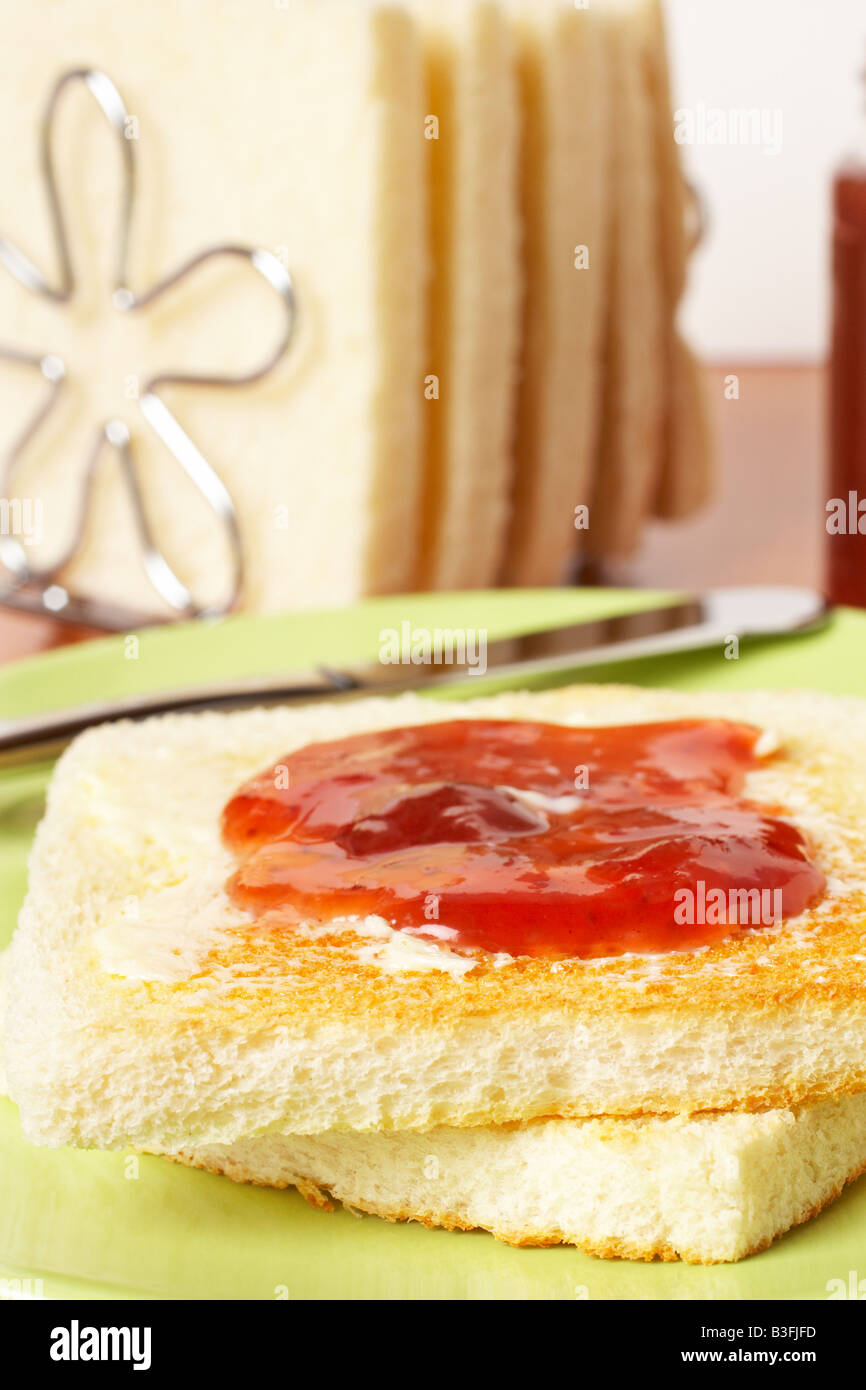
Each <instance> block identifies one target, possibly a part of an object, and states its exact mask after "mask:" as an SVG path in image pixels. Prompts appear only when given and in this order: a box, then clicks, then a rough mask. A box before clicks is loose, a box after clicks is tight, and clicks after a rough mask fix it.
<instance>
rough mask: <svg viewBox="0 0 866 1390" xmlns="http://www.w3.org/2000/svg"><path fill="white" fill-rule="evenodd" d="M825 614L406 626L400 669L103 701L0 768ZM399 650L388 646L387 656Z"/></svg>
mask: <svg viewBox="0 0 866 1390" xmlns="http://www.w3.org/2000/svg"><path fill="white" fill-rule="evenodd" d="M829 612H830V608H829V605H828V603H827V601H826V599H824V597H823V596H822V595H821V594H819V593H818V592H817V591H815V590H812V589H801V588H795V587H793V586H775V585H758V586H739V587H733V588H725V589H712V590H709V591H708V592H707V593H705V594H703V595H701V596H693V597H685V598H683V599H680V600H679V601H676V602H673V603H670V604H667V605H664V606H662V607H657V608H646V609H643V610H642V611H639V612H636V613H623V614H617V615H616V616H614V617H609V618H600V619H593V620H590V621H588V622H582V623H572V624H569V625H567V626H564V627H552V628H547V629H544V630H541V631H535V632H527V633H522V634H519V635H518V636H515V637H506V638H497V639H496V640H494V641H491V642H487V640H486V632H485V630H484V629H477V630H474V631H473V634H472V637H471V640H470V634H469V633H468V631H467V630H466V629H459V628H451V629H444V630H443V629H435V630H433V629H423V628H422V629H418V628H415V629H412V628H411V627H410V628H409V630H408V640H405V639H406V636H407V634H406V626H407V625H406V624H404V625H403V631H401V630H399V629H391V630H388V631H389V632H392V633H395V634H396V638H397V644H398V648H399V650H398V652H397V659H396V660H388V661H385V660H380V661H378V662H373V663H370V664H367V665H363V666H353V667H352V666H350V667H340V668H334V669H332V668H330V667H327V666H319V667H316V668H315V669H313V670H308V671H300V672H289V673H287V674H281V675H276V676H274V675H271V676H257V677H252V678H247V679H242V680H231V681H225V682H220V683H218V684H211V685H207V686H200V687H187V688H182V689H177V690H168V691H160V692H157V693H154V694H148V695H133V696H129V697H126V698H121V699H115V700H110V701H97V702H94V703H92V704H87V705H80V706H77V707H76V708H74V709H71V710H69V709H68V710H62V711H55V712H51V713H48V714H40V715H35V716H32V717H26V718H21V719H13V720H5V721H0V766H8V765H10V764H11V763H14V762H20V761H25V760H26V761H31V760H34V759H36V758H40V757H42V758H46V757H51V756H54V755H55V754H56V753H57V752H59V751H60V749H61V748H63V747H64V746H65V745H66V744H67V743H69V742H70V741H71V740H72V739H73V738H74V737H75V736H76V735H77V734H79V733H81V732H82V731H83V730H84V729H87V728H90V727H91V726H92V725H94V724H102V723H106V722H110V721H115V720H118V719H144V718H147V717H149V716H151V715H156V714H166V713H169V712H173V713H178V712H182V711H196V710H205V709H212V710H232V709H243V708H246V707H249V706H250V705H279V704H285V703H287V702H289V701H294V700H320V699H346V698H354V697H358V696H361V695H392V694H397V693H399V692H401V691H405V690H428V689H430V690H435V689H439V688H441V687H443V686H446V685H454V684H457V683H459V682H465V683H466V686H467V694H468V693H472V687H473V686H474V685H475V683H476V679H477V678H478V677H479V676H492V675H495V676H497V677H502V676H509V677H510V676H520V675H538V674H542V675H543V674H550V675H555V674H557V673H559V672H562V671H570V670H579V669H581V668H582V667H586V666H590V665H595V664H597V663H599V662H602V661H605V662H607V661H620V660H630V659H637V658H639V657H644V656H657V655H660V654H665V653H672V652H679V651H689V650H695V649H699V648H706V647H711V646H713V645H714V644H716V643H718V644H720V645H721V644H723V643H725V642H726V641H729V640H730V639H731V638H734V637H736V638H738V639H739V638H742V637H758V636H761V637H768V636H775V635H782V634H786V633H787V634H793V633H798V632H807V631H814V630H815V629H816V628H818V627H820V626H821V625H822V624H823V623H824V622H826V621H827V618H828V616H829ZM437 633H438V634H439V637H440V640H439V642H438V645H437V641H436V634H437ZM446 636H447V637H448V638H449V639H450V641H449V642H446V640H445V638H446ZM461 637H462V643H463V646H462V654H461ZM470 646H471V647H472V651H471V653H470V651H469V647H470ZM393 647H394V644H393V641H392V643H391V648H392V651H391V655H393V654H394V653H393ZM428 647H429V648H431V649H432V652H433V654H434V656H435V655H440V656H441V659H440V660H438V661H437V660H431V661H429V662H425V661H424V660H422V659H418V660H416V659H415V657H416V656H419V655H420V657H423V656H424V655H425V654H426V649H427V648H428ZM413 653H414V655H413Z"/></svg>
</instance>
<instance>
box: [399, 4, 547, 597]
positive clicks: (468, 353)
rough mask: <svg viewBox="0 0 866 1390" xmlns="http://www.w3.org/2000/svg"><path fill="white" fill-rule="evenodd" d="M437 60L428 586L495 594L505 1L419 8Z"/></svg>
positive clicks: (510, 62)
mask: <svg viewBox="0 0 866 1390" xmlns="http://www.w3.org/2000/svg"><path fill="white" fill-rule="evenodd" d="M413 9H414V12H415V13H416V15H417V17H418V20H419V21H420V23H421V27H422V34H423V36H424V40H425V51H426V55H427V77H428V98H427V106H428V111H429V115H428V117H427V120H428V122H433V121H435V123H436V124H435V127H433V126H431V127H430V128H429V129H428V131H427V134H428V135H429V137H430V138H429V140H428V142H427V150H428V155H429V175H430V190H429V205H430V217H431V257H432V264H433V276H432V280H431V284H430V307H429V334H430V341H429V348H428V354H427V357H426V359H425V367H424V371H425V374H426V375H425V382H426V385H425V409H424V419H425V424H426V426H427V456H426V476H425V486H424V492H423V496H422V499H421V506H422V515H421V541H420V549H419V557H418V572H417V575H416V585H417V587H418V588H421V589H470V588H478V587H479V586H489V585H491V584H494V583H495V582H496V580H497V578H498V576H499V571H500V568H501V565H502V553H503V548H504V544H505V531H506V526H507V522H508V515H509V498H510V492H511V474H512V466H511V450H512V428H513V418H512V417H513V406H514V391H515V387H516V375H517V361H518V338H519V330H520V309H521V301H522V269H521V261H520V219H519V208H518V200H517V176H518V108H517V82H516V75H515V71H514V44H513V40H512V34H511V29H510V26H509V25H508V23H507V20H506V18H505V15H504V14H503V11H502V9H501V7H500V6H499V5H497V4H495V3H493V0H468V3H466V2H465V0H445V3H437V4H435V5H430V4H427V3H426V0H421V3H419V2H418V0H416V3H415V4H414V6H413Z"/></svg>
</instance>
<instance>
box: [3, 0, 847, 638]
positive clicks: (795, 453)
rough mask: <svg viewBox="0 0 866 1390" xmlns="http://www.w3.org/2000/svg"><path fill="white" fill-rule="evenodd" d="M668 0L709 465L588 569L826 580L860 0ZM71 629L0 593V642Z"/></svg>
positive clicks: (675, 578)
mask: <svg viewBox="0 0 866 1390" xmlns="http://www.w3.org/2000/svg"><path fill="white" fill-rule="evenodd" d="M281 8H286V9H289V8H290V7H288V6H282V7H281ZM575 8H576V9H581V8H587V7H586V6H582V5H580V4H577V3H576V4H575ZM664 12H665V21H666V26H667V36H668V51H669V59H670V67H671V84H672V106H673V113H672V119H673V124H674V130H675V132H676V138H677V141H678V143H679V145H680V147H681V149H680V154H681V157H682V160H683V164H684V168H685V172H686V175H687V177H688V179H689V181H690V183H691V185H692V187H693V189H694V190H695V192H696V195H697V198H698V202H699V206H700V208H701V209H702V218H703V229H702V235H701V239H700V243H699V245H698V248H697V250H696V252H695V253H694V255H693V257H692V260H691V264H690V266H689V270H688V281H687V290H686V294H685V296H684V299H683V301H682V304H681V307H680V312H679V323H680V326H681V328H682V330H683V332H684V334H685V336H686V338H687V339H688V341H689V342H690V344H691V345H692V346H693V347H694V349H695V350H696V352H697V354H698V356H699V357H700V359H701V369H700V370H701V374H702V376H703V379H704V383H705V386H706V392H707V399H708V404H709V413H710V416H711V420H712V425H713V429H714V433H715V439H716V446H717V469H716V483H715V490H714V493H713V496H712V499H711V500H710V502H709V503H708V504H707V505H705V506H703V507H702V508H701V509H700V510H699V511H698V512H696V513H695V515H693V516H688V517H685V519H681V520H674V521H666V522H661V521H656V520H650V521H648V522H647V524H646V526H645V528H644V529H643V533H642V536H641V540H640V544H639V546H638V548H637V550H636V551H635V552H634V553H632V554H630V555H628V556H627V557H626V558H624V559H618V560H617V559H611V560H610V561H609V563H603V564H602V565H601V567H600V568H599V569H598V570H597V571H596V572H595V574H594V575H593V579H594V580H597V579H598V578H599V577H600V578H601V579H602V580H603V581H605V582H613V583H622V584H633V585H639V586H651V587H659V588H665V587H677V588H687V589H693V590H697V589H701V588H705V587H708V586H711V585H718V584H732V583H755V582H774V583H798V584H807V585H811V586H814V587H819V588H820V587H824V585H825V582H826V578H827V563H826V562H827V555H828V553H829V548H828V535H827V524H826V523H827V502H828V498H830V497H833V496H835V495H837V494H839V493H842V494H843V495H847V491H846V490H847V485H848V483H849V482H850V483H851V486H852V487H853V486H854V485H855V484H856V482H857V479H858V478H859V479H860V480H861V482H862V487H861V493H866V476H864V473H866V426H864V424H863V421H861V420H860V413H859V407H857V406H856V402H857V401H858V400H859V399H860V398H861V397H862V398H864V399H866V176H864V178H863V180H862V182H861V185H860V187H861V188H862V190H863V192H862V202H861V203H858V201H857V200H858V198H860V197H861V195H860V194H859V193H857V192H856V189H855V194H856V196H855V197H854V201H853V203H852V206H853V207H855V210H856V207H861V211H862V228H861V230H862V239H861V241H860V243H859V250H858V251H857V256H858V257H859V260H858V259H857V258H855V259H854V260H851V261H850V263H848V262H846V267H847V268H846V269H845V276H844V277H843V278H842V279H839V276H838V275H837V290H836V317H837V320H838V318H839V306H840V305H842V306H845V305H848V306H849V308H850V314H849V315H848V317H847V318H846V322H845V324H844V325H842V328H843V330H844V331H843V332H841V336H840V337H839V343H841V350H840V348H839V343H837V371H836V379H837V386H838V384H839V382H840V381H841V380H842V377H843V376H844V378H845V380H844V392H843V394H842V395H841V396H837V407H836V412H835V415H836V420H837V447H836V468H835V473H833V472H830V471H829V468H828V461H829V455H830V452H831V450H830V433H831V431H830V421H831V413H832V412H831V411H830V409H829V400H830V385H831V383H830V376H831V372H830V356H831V346H832V324H833V318H834V292H833V284H834V281H833V243H834V234H835V235H836V239H837V241H838V239H839V222H838V219H837V218H836V217H834V210H833V198H834V183H835V182H836V181H837V179H838V174H839V171H840V169H841V168H842V167H843V165H845V163H846V161H850V160H852V159H856V158H859V159H861V160H866V78H864V69H866V6H864V3H863V0H825V3H824V4H823V5H815V4H812V3H807V2H806V0H724V2H723V0H701V3H699V4H698V3H695V0H665V6H664ZM738 113H740V114H741V115H742V120H741V121H740V124H739V125H738V124H737V122H738V120H739V117H738ZM735 130H736V131H737V132H738V134H736V135H735V136H733V137H732V135H731V132H732V131H735ZM726 131H727V136H726V137H725V138H719V133H720V132H722V134H723V135H724V132H726ZM846 277H847V278H846ZM858 277H859V279H858ZM858 296H859V300H858ZM847 313H848V311H847V310H846V314H847ZM839 332H840V330H839V325H838V322H837V334H838V333H839ZM846 335H847V336H846ZM858 373H860V375H859V376H858ZM855 417H856V418H855ZM840 420H842V421H843V422H844V429H845V430H848V429H849V427H850V431H851V433H850V434H849V435H848V436H846V438H845V439H841V436H840V435H839V430H840V425H839V421H840ZM858 431H859V433H858ZM846 470H847V471H846ZM858 470H859V472H858ZM860 545H861V547H862V546H864V545H866V538H860ZM855 550H856V543H855V542H854V541H853V540H852V541H851V544H849V546H848V553H849V554H850V555H851V556H852V557H853V560H852V563H853V564H854V565H855V566H859V567H860V570H861V581H860V583H861V589H863V593H862V597H858V596H857V593H856V591H855V589H853V588H851V587H850V586H849V588H848V589H847V590H845V591H844V592H843V591H842V590H839V591H838V592H837V593H836V594H835V597H837V598H841V599H843V600H844V601H848V602H862V603H863V604H866V588H864V586H866V561H864V560H863V559H862V549H861V550H860V551H859V552H857V553H855ZM521 582H525V581H521ZM80 635H82V634H81V633H80V632H78V631H76V630H69V629H65V628H63V627H62V626H60V625H58V624H57V623H54V622H52V621H51V620H50V619H47V618H44V617H39V618H34V617H29V616H28V617H25V616H22V615H18V614H11V613H8V612H3V611H2V610H0V656H2V657H6V658H8V657H14V656H20V655H24V654H26V653H28V652H31V651H37V650H40V649H43V648H44V647H46V646H49V645H54V644H57V643H58V642H62V641H67V640H72V639H74V638H75V637H76V636H80Z"/></svg>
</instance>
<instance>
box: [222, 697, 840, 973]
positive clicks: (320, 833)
mask: <svg viewBox="0 0 866 1390" xmlns="http://www.w3.org/2000/svg"><path fill="white" fill-rule="evenodd" d="M758 737H759V731H758V730H757V729H755V728H752V727H751V726H749V725H745V724H732V723H729V722H727V721H726V720H721V719H720V720H709V721H698V720H689V721H679V722H676V723H656V724H640V725H635V724H628V725H621V726H610V727H605V728H597V729H584V728H566V727H564V726H563V725H559V724H534V723H524V722H519V721H511V720H474V719H467V720H453V721H450V722H448V723H440V724H423V725H419V726H413V727H411V728H407V729H388V730H385V731H384V732H381V733H371V734H359V735H356V736H355V737H353V738H344V739H339V740H337V741H335V742H332V743H315V744H310V745H308V746H307V747H305V748H302V749H300V750H299V751H298V752H297V753H292V754H290V755H289V756H288V757H286V758H285V759H284V760H283V761H282V763H277V764H276V765H275V767H273V768H270V769H269V770H268V771H266V772H262V773H261V774H260V775H259V776H258V777H254V778H253V779H252V780H251V781H249V782H247V783H246V785H245V786H244V787H242V788H241V790H240V791H239V792H238V793H237V795H236V796H234V797H232V799H231V801H229V803H228V805H227V806H226V808H225V810H224V812H223V822H222V824H223V836H224V839H225V842H226V844H227V845H228V846H229V847H230V848H231V849H232V850H233V852H234V854H235V856H236V858H237V860H238V869H237V872H236V873H235V874H234V875H233V877H232V878H231V880H230V882H229V885H228V888H229V892H230V894H231V897H232V898H233V900H234V901H235V902H236V903H238V904H239V905H240V906H242V907H244V908H247V909H251V910H252V911H254V912H256V913H257V914H259V915H262V914H264V913H268V925H272V926H273V927H274V929H277V930H278V929H280V928H281V927H288V928H290V927H291V926H292V924H294V923H297V922H299V921H303V920H305V921H310V920H328V919H331V918H333V917H337V916H341V917H343V916H352V915H355V914H358V915H361V916H366V915H367V914H377V915H379V916H381V917H384V918H385V919H386V920H387V921H388V922H390V923H391V924H392V925H393V926H394V927H397V928H399V929H400V930H402V931H404V932H407V933H408V934H409V935H411V936H417V937H422V938H425V939H429V940H433V941H439V942H442V943H447V944H448V946H449V947H451V948H452V949H456V950H458V951H459V950H461V949H464V950H465V949H472V948H479V949H481V950H484V951H489V952H499V951H505V952H508V953H509V954H511V955H515V956H555V957H556V956H558V957H562V956H584V957H589V956H613V955H620V954H622V953H623V952H625V951H640V952H658V951H670V950H677V949H680V950H682V949H687V948H692V947H695V946H702V945H708V944H711V943H712V942H715V941H719V940H722V939H723V938H725V937H730V936H732V935H734V934H735V933H736V932H738V931H742V930H743V929H744V928H745V929H748V927H751V926H754V925H766V923H767V916H766V912H763V913H760V914H759V913H758V912H757V911H756V908H757V902H758V894H753V896H752V898H751V899H749V902H750V907H749V909H748V910H746V911H745V912H743V911H742V904H743V903H744V901H745V900H744V899H743V898H739V899H736V902H738V903H739V904H740V912H739V915H737V912H736V911H734V915H733V916H732V915H731V912H730V911H723V912H721V913H720V912H719V910H718V907H717V906H716V908H715V910H713V907H712V904H714V903H715V904H718V902H719V901H720V895H719V894H718V892H714V890H722V893H723V894H724V902H725V904H728V903H733V902H734V901H735V899H733V898H731V897H730V894H731V892H732V891H733V893H734V894H735V895H736V894H737V893H749V892H750V891H751V890H764V893H763V897H762V899H761V902H762V903H763V904H764V907H765V908H766V904H767V903H768V902H772V903H773V904H774V905H775V907H776V908H777V909H778V908H781V912H774V913H773V914H771V915H770V918H769V920H778V917H780V916H784V917H792V916H795V915H797V914H798V913H800V912H802V911H803V909H804V908H806V907H808V906H809V905H810V904H811V903H813V902H814V901H815V900H816V898H818V897H819V895H820V894H821V892H822V891H823V888H824V878H823V876H822V874H821V873H820V872H819V870H818V869H817V868H816V867H815V865H814V864H813V863H812V862H811V860H810V858H809V852H808V846H807V844H806V841H805V839H804V837H803V836H802V835H801V833H800V831H799V830H798V829H797V828H796V826H794V825H792V824H791V823H790V822H789V821H788V820H785V819H781V818H779V817H778V816H774V815H771V814H769V813H767V812H766V811H765V810H763V809H762V808H761V807H758V806H755V805H753V804H752V803H750V802H748V801H746V800H744V799H742V798H741V796H740V792H741V790H742V787H743V782H744V778H745V774H746V773H747V772H748V771H749V769H750V768H753V767H755V766H757V764H758V759H757V757H756V754H755V744H756V742H757V740H758ZM683 890H685V892H683ZM774 894H775V896H774ZM689 895H691V897H690V896H689ZM690 904H691V910H690V907H689V905H690ZM720 917H721V920H719V919H720ZM744 918H745V922H744V921H743V919H744ZM756 919H757V920H756Z"/></svg>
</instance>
